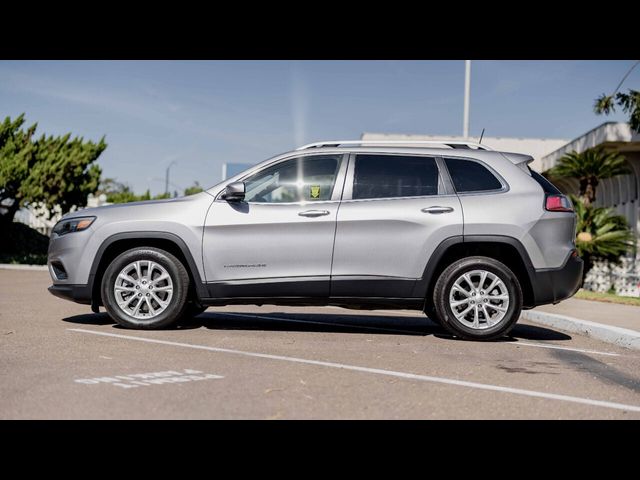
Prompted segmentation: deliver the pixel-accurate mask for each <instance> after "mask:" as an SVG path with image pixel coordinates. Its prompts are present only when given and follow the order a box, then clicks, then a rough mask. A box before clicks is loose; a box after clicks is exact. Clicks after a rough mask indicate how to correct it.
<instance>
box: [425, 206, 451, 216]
mask: <svg viewBox="0 0 640 480" xmlns="http://www.w3.org/2000/svg"><path fill="white" fill-rule="evenodd" d="M420 211H421V212H424V213H431V214H438V213H451V212H453V208H452V207H438V206H433V207H425V208H423V209H422V210H420Z"/></svg>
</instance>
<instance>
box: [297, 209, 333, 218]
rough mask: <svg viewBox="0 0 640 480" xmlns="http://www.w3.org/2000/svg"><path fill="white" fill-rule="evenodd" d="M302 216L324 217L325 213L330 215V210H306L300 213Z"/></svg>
mask: <svg viewBox="0 0 640 480" xmlns="http://www.w3.org/2000/svg"><path fill="white" fill-rule="evenodd" d="M298 215H300V216H301V217H322V216H323V215H329V210H306V211H304V212H300V213H298Z"/></svg>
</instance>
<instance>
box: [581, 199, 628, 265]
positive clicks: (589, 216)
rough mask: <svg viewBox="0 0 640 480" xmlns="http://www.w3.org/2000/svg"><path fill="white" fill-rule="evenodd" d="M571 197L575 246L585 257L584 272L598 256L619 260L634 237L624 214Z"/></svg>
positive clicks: (583, 257)
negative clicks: (574, 225)
mask: <svg viewBox="0 0 640 480" xmlns="http://www.w3.org/2000/svg"><path fill="white" fill-rule="evenodd" d="M571 200H572V201H573V204H574V207H575V211H576V216H577V225H576V231H577V233H578V235H577V237H576V247H577V249H578V253H579V254H580V256H581V257H582V259H583V260H584V276H586V275H587V272H589V270H591V268H592V267H593V262H594V261H595V260H608V261H612V262H619V261H620V257H622V256H623V255H624V254H625V253H627V252H629V251H631V250H633V248H634V246H635V237H634V235H633V232H632V231H631V229H630V228H629V224H628V223H627V220H626V218H625V217H624V216H622V215H617V214H615V213H613V212H612V211H611V210H610V209H608V208H602V207H594V206H590V205H587V204H585V203H584V202H583V201H582V200H581V199H580V198H577V197H575V196H573V195H571ZM584 276H583V278H584Z"/></svg>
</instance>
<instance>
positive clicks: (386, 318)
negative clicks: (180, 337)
mask: <svg viewBox="0 0 640 480" xmlns="http://www.w3.org/2000/svg"><path fill="white" fill-rule="evenodd" d="M62 320H63V321H64V322H69V323H75V324H80V325H113V326H114V328H118V329H121V328H122V329H123V330H124V328H123V327H120V326H119V325H117V324H115V322H114V321H113V320H111V318H110V317H109V316H108V315H107V314H106V313H100V314H93V313H90V314H83V315H74V316H72V317H67V318H63V319H62ZM197 328H207V329H209V330H256V331H281V332H287V331H288V332H325V333H360V334H362V333H370V334H385V335H413V336H426V335H433V336H435V337H438V338H447V339H451V340H456V341H464V340H461V339H458V338H455V337H452V336H451V335H450V334H449V333H448V332H447V331H446V330H445V329H444V328H442V327H441V326H439V325H437V324H436V323H434V322H432V321H431V320H429V319H428V318H427V317H425V316H423V315H420V314H416V316H404V315H403V316H398V315H396V316H394V315H366V314H350V315H344V314H318V313H284V312H275V313H274V312H271V313H254V312H216V311H211V310H209V311H207V312H205V313H202V314H200V315H198V316H197V317H194V318H191V319H188V320H183V321H182V322H180V323H179V324H178V325H177V326H175V327H172V328H170V330H191V329H197ZM518 339H521V340H538V341H549V340H571V336H569V335H567V334H565V333H561V332H558V331H555V330H551V329H549V328H545V327H540V326H537V325H525V324H517V325H516V326H515V327H514V328H513V330H511V332H510V333H509V336H507V337H504V338H502V339H500V340H498V341H501V342H513V341H517V340H518Z"/></svg>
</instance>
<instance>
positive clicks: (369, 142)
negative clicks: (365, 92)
mask: <svg viewBox="0 0 640 480" xmlns="http://www.w3.org/2000/svg"><path fill="white" fill-rule="evenodd" d="M341 145H362V146H365V145H446V146H447V147H449V148H463V149H471V147H475V148H477V149H478V150H493V149H492V148H489V147H487V146H486V145H481V144H479V143H476V142H463V141H454V140H439V141H438V140H335V141H326V142H315V143H309V144H307V145H303V146H302V147H298V148H296V150H307V149H309V148H321V147H339V146H341Z"/></svg>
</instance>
